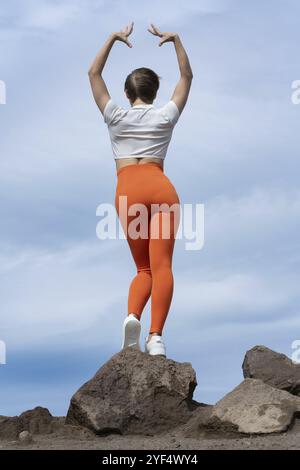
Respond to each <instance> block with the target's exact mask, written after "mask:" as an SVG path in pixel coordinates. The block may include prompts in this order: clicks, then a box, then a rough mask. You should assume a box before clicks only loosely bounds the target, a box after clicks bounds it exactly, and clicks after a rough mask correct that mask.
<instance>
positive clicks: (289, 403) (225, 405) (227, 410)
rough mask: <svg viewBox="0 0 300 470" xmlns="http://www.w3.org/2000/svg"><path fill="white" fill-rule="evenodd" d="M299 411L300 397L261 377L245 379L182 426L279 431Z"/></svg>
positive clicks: (189, 433) (192, 430)
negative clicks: (273, 385) (268, 383)
mask: <svg viewBox="0 0 300 470" xmlns="http://www.w3.org/2000/svg"><path fill="white" fill-rule="evenodd" d="M299 412H300V398H299V397H296V396H294V395H291V394H290V393H288V392H286V391H283V390H278V389H276V388H274V387H272V386H270V385H267V384H265V383H264V382H263V381H262V380H258V379H245V380H244V381H243V382H242V383H241V384H240V385H238V386H237V387H236V388H235V389H234V390H233V391H232V392H230V393H228V394H227V395H226V396H225V397H224V398H222V399H221V400H220V401H218V402H217V403H216V404H215V405H214V406H213V407H210V408H209V409H206V410H201V409H197V410H196V411H195V412H194V416H193V417H192V419H191V420H190V422H188V423H187V424H186V427H185V429H183V435H184V437H200V436H201V435H203V434H204V435H205V434H206V433H208V432H209V433H218V434H220V433H221V434H223V433H225V434H226V435H227V436H229V435H230V434H234V433H243V434H271V433H278V432H282V431H286V430H287V429H288V428H289V426H290V425H291V424H292V423H293V420H294V417H295V416H296V415H297V414H298V413H299Z"/></svg>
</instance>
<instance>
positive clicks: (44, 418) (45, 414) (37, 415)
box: [18, 406, 53, 434]
mask: <svg viewBox="0 0 300 470" xmlns="http://www.w3.org/2000/svg"><path fill="white" fill-rule="evenodd" d="M18 419H19V423H20V427H21V428H22V429H21V430H22V431H29V432H30V433H31V434H50V433H51V432H52V431H53V416H52V415H51V413H50V412H49V410H48V409H47V408H42V407H41V406H37V407H36V408H34V409H33V410H28V411H24V413H22V414H21V415H20V416H19V418H18Z"/></svg>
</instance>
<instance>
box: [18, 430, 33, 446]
mask: <svg viewBox="0 0 300 470" xmlns="http://www.w3.org/2000/svg"><path fill="white" fill-rule="evenodd" d="M19 441H20V442H22V444H30V443H31V442H32V441H33V439H32V434H30V432H28V431H22V432H20V434H19Z"/></svg>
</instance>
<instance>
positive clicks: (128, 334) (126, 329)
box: [122, 313, 141, 350]
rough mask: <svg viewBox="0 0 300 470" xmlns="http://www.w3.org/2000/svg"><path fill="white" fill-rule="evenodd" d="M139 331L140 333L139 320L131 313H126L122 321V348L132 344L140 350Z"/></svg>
mask: <svg viewBox="0 0 300 470" xmlns="http://www.w3.org/2000/svg"><path fill="white" fill-rule="evenodd" d="M140 333H141V322H140V320H138V319H137V318H136V317H135V316H134V315H133V313H130V314H129V315H127V317H126V318H125V320H124V323H123V343H122V349H124V348H127V347H128V346H132V347H134V348H137V349H139V350H141V348H140V343H139V341H140Z"/></svg>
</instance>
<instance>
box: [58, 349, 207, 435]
mask: <svg viewBox="0 0 300 470" xmlns="http://www.w3.org/2000/svg"><path fill="white" fill-rule="evenodd" d="M196 385H197V380H196V373H195V371H194V369H193V368H192V365H191V364H190V363H188V362H184V363H179V362H176V361H173V360H171V359H168V358H165V357H163V356H151V355H149V354H146V353H144V352H142V351H139V350H137V349H135V348H131V347H127V348H125V349H123V350H121V351H120V352H118V353H117V354H115V355H114V356H112V358H111V359H110V360H109V361H108V362H106V363H105V364H104V365H103V366H102V367H101V368H100V369H99V370H98V372H97V373H96V374H95V375H94V377H93V378H92V379H91V380H89V381H88V382H86V383H85V384H84V385H82V387H80V389H79V390H78V391H77V392H76V393H75V394H74V396H73V397H72V399H71V403H70V407H69V410H68V414H67V417H66V424H74V425H80V426H85V427H87V428H89V429H91V430H92V431H94V432H95V433H97V434H109V433H118V434H141V433H142V434H144V435H155V434H157V433H160V432H164V431H166V430H168V429H171V428H173V427H175V426H177V425H179V424H182V423H184V422H186V421H188V419H189V418H190V417H191V416H192V412H193V410H194V409H196V408H197V406H198V405H199V404H198V403H197V402H196V401H195V400H193V399H192V396H193V392H194V389H195V387H196Z"/></svg>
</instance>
